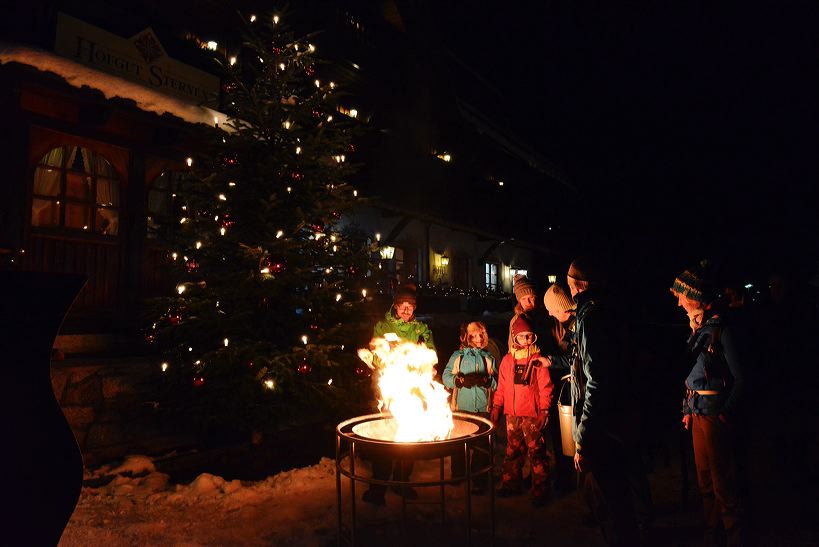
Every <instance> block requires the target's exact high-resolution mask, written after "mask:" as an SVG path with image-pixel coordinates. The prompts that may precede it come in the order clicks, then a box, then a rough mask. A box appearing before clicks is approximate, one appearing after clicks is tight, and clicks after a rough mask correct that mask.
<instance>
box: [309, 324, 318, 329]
mask: <svg viewBox="0 0 819 547" xmlns="http://www.w3.org/2000/svg"><path fill="white" fill-rule="evenodd" d="M318 329H319V326H318V325H316V324H315V323H310V330H318Z"/></svg>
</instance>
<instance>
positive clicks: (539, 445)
mask: <svg viewBox="0 0 819 547" xmlns="http://www.w3.org/2000/svg"><path fill="white" fill-rule="evenodd" d="M535 422H536V418H531V417H527V416H510V415H508V414H507V415H506V454H505V457H504V459H503V478H502V480H503V484H502V487H505V488H508V489H512V490H521V489H522V488H523V465H524V463H525V458H526V454H527V453H528V455H529V464H530V465H531V466H532V496H533V497H537V496H542V495H545V494H547V493H548V491H549V489H550V485H549V471H550V467H549V458H548V457H547V454H546V449H545V448H544V445H543V436H542V435H541V431H540V430H539V429H537V427H536V425H535Z"/></svg>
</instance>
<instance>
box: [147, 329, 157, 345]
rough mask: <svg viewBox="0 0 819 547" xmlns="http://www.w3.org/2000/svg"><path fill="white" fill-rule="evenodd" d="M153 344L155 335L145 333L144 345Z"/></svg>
mask: <svg viewBox="0 0 819 547" xmlns="http://www.w3.org/2000/svg"><path fill="white" fill-rule="evenodd" d="M154 342H156V333H153V332H146V333H145V343H146V344H153V343H154Z"/></svg>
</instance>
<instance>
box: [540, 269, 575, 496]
mask: <svg viewBox="0 0 819 547" xmlns="http://www.w3.org/2000/svg"><path fill="white" fill-rule="evenodd" d="M543 305H544V306H545V308H546V311H548V312H549V315H550V316H552V317H553V318H554V319H555V322H556V330H555V332H556V337H557V340H558V342H557V344H556V350H555V352H554V353H553V354H552V355H549V375H550V377H551V379H552V383H553V384H554V385H555V386H560V384H561V382H563V381H564V380H563V378H564V377H565V376H566V375H567V374H568V373H569V370H570V367H571V363H570V359H571V353H572V348H573V346H574V324H575V317H574V309H575V303H574V300H572V297H571V296H569V294H567V293H566V291H565V290H563V288H562V287H561V286H560V285H558V284H557V283H554V284H552V285H551V286H550V287H549V288H548V289H546V292H545V293H544V294H543ZM559 392H560V389H558V393H559ZM557 399H558V398H557V397H553V398H552V408H551V409H549V411H550V414H551V415H552V416H557V415H558V412H559V411H558V408H557V405H558V403H559V401H558V400H557ZM549 435H550V437H551V444H552V446H553V447H555V450H554V454H555V468H554V474H553V476H554V484H555V488H557V489H559V490H568V489H569V488H571V487H572V484H573V480H572V479H573V478H574V464H573V463H572V460H571V457H567V456H564V455H563V451H562V450H559V449H558V447H560V446H561V445H562V444H563V441H562V438H561V436H560V421H559V420H552V421H551V422H550V423H549Z"/></svg>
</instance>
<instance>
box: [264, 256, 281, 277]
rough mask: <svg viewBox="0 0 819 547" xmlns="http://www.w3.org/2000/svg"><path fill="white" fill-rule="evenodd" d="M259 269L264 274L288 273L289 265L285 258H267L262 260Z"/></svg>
mask: <svg viewBox="0 0 819 547" xmlns="http://www.w3.org/2000/svg"><path fill="white" fill-rule="evenodd" d="M259 269H260V270H261V272H262V273H271V274H280V273H283V272H285V271H287V263H286V262H285V261H284V259H283V258H275V257H269V256H266V257H264V258H263V259H262V260H261V263H260V266H259Z"/></svg>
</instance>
